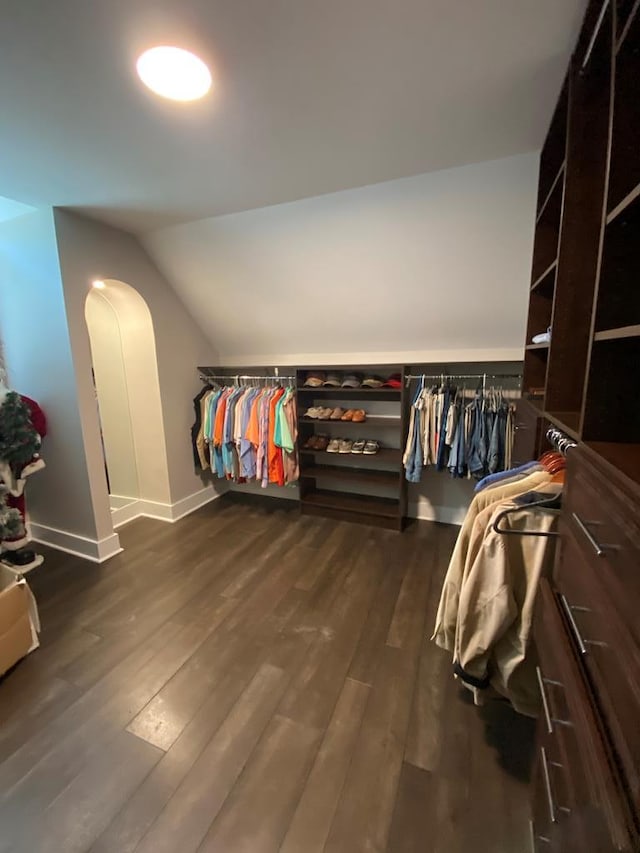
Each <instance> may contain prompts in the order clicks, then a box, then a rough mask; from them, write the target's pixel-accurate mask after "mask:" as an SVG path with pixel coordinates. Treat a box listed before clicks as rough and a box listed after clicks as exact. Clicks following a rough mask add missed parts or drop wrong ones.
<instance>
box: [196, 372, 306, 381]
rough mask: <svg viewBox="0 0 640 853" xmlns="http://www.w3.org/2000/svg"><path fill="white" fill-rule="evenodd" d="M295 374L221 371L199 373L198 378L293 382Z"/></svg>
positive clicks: (204, 379)
mask: <svg viewBox="0 0 640 853" xmlns="http://www.w3.org/2000/svg"><path fill="white" fill-rule="evenodd" d="M295 378H296V377H295V376H264V375H263V376H252V375H248V374H246V373H245V374H239V373H233V374H228V373H225V374H221V373H201V374H200V379H201V380H202V381H203V382H209V380H210V379H222V380H224V381H225V382H236V383H238V382H245V381H254V380H260V381H261V382H265V381H269V382H280V381H281V380H286V381H290V382H293V381H294V380H295Z"/></svg>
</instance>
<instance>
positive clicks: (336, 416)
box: [329, 406, 344, 421]
mask: <svg viewBox="0 0 640 853" xmlns="http://www.w3.org/2000/svg"><path fill="white" fill-rule="evenodd" d="M343 415H344V409H341V408H340V406H338V407H337V408H335V409H334V410H333V411H332V412H331V415H330V416H329V420H330V421H339V420H340V419H341V418H342V416H343Z"/></svg>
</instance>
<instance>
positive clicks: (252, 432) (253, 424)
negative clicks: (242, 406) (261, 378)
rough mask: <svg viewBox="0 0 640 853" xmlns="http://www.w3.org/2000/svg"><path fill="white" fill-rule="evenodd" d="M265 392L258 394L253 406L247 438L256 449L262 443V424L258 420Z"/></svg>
mask: <svg viewBox="0 0 640 853" xmlns="http://www.w3.org/2000/svg"><path fill="white" fill-rule="evenodd" d="M263 394H264V391H261V392H260V394H256V398H255V400H254V401H253V403H252V404H251V411H250V413H249V424H248V426H247V434H246V435H245V438H246V439H247V441H250V442H251V444H253V446H254V447H257V446H258V444H259V443H260V423H259V419H258V410H259V408H260V399H261V398H262V395H263Z"/></svg>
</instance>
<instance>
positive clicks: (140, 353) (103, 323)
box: [85, 279, 170, 526]
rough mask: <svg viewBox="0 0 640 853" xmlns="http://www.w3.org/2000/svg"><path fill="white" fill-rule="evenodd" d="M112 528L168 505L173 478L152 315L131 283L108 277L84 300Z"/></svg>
mask: <svg viewBox="0 0 640 853" xmlns="http://www.w3.org/2000/svg"><path fill="white" fill-rule="evenodd" d="M85 319H86V322H87V329H88V331H89V341H90V345H91V358H92V371H93V380H94V387H95V391H96V404H97V406H98V411H99V420H100V425H101V432H102V447H103V453H104V460H105V468H106V473H107V483H108V488H109V499H110V506H111V515H112V519H113V523H114V526H118V525H119V524H123V523H124V522H125V521H128V520H129V519H131V518H133V517H135V516H136V515H139V514H140V513H141V512H144V511H145V509H147V507H148V505H149V504H157V503H161V504H164V503H168V502H169V501H170V496H169V478H168V472H167V453H166V445H165V439H164V429H163V425H162V424H163V421H162V408H161V400H160V383H159V379H158V368H157V358H156V344H155V335H154V331H153V321H152V317H151V312H150V311H149V308H148V306H147V303H146V302H145V301H144V299H143V298H142V296H140V294H139V293H138V292H137V291H136V290H135V289H134V288H133V287H131V286H130V285H128V284H125V283H124V282H121V281H116V280H115V279H105V280H104V281H102V282H100V283H99V286H97V287H95V286H94V287H93V288H92V290H91V291H90V293H89V294H88V296H87V300H86V303H85Z"/></svg>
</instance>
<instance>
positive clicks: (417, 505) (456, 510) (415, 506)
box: [407, 501, 467, 527]
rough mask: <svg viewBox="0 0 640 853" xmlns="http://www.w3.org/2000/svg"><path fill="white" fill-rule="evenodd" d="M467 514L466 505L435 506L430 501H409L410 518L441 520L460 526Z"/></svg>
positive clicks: (408, 513) (443, 522) (442, 522)
mask: <svg viewBox="0 0 640 853" xmlns="http://www.w3.org/2000/svg"><path fill="white" fill-rule="evenodd" d="M466 514H467V507H466V506H460V507H455V506H434V505H433V504H432V503H430V502H429V501H417V502H411V503H409V505H408V507H407V515H408V516H409V518H419V519H421V520H422V521H439V522H440V523H441V524H456V525H458V527H459V526H460V525H461V524H462V522H463V521H464V517H465V515H466Z"/></svg>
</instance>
